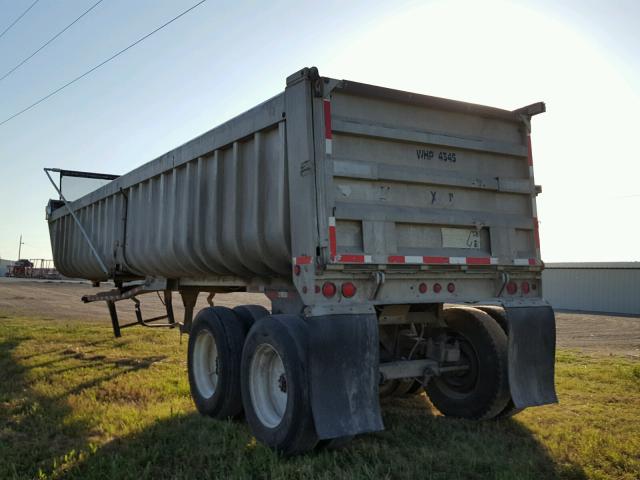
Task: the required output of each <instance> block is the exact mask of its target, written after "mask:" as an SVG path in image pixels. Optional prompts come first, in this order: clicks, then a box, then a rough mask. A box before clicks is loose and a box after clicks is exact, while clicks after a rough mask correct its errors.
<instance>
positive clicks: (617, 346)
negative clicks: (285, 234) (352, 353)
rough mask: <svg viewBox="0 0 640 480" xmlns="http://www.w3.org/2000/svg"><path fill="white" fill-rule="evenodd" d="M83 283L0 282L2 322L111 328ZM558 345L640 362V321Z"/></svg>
mask: <svg viewBox="0 0 640 480" xmlns="http://www.w3.org/2000/svg"><path fill="white" fill-rule="evenodd" d="M109 288H111V287H109V286H105V285H103V286H102V288H93V287H91V285H90V284H88V283H81V282H51V281H33V280H30V281H27V280H20V279H13V278H3V277H0V321H2V318H8V317H9V316H14V315H19V316H34V317H40V318H50V319H68V320H87V319H91V320H96V321H100V322H105V323H106V324H109V314H108V312H107V308H106V306H105V304H104V303H102V302H96V303H90V304H84V303H82V301H81V300H80V297H82V295H87V294H95V293H97V292H99V291H102V290H108V289H109ZM139 298H140V300H141V301H142V312H143V315H144V317H145V318H150V317H154V316H157V315H162V314H163V313H164V307H163V305H162V303H161V302H160V300H159V298H158V296H157V295H155V294H147V295H142V296H141V297H139ZM173 302H174V310H175V314H176V318H177V319H179V320H181V319H182V315H183V308H182V302H181V300H180V296H179V295H177V294H174V296H173ZM214 302H215V304H216V305H223V306H227V307H233V306H235V305H242V304H244V305H246V304H260V305H264V306H265V307H267V308H268V307H269V302H268V300H267V298H266V297H265V296H264V295H262V294H255V293H229V294H224V295H223V294H219V295H216V297H215V299H214ZM205 306H207V302H206V294H200V297H199V298H198V304H197V306H196V311H198V310H199V309H200V308H202V307H205ZM118 314H119V315H120V318H121V323H124V322H129V321H133V320H134V319H135V317H134V312H133V302H128V301H125V302H121V303H119V304H118ZM556 322H557V345H558V347H560V348H570V349H577V350H580V351H582V352H585V353H590V354H597V355H624V356H631V357H635V358H640V316H639V317H623V316H612V315H604V314H587V313H577V312H573V313H570V312H557V313H556Z"/></svg>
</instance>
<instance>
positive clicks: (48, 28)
mask: <svg viewBox="0 0 640 480" xmlns="http://www.w3.org/2000/svg"><path fill="white" fill-rule="evenodd" d="M32 1H33V0H0V31H2V30H4V28H5V27H6V26H8V25H9V24H10V23H11V22H12V21H13V20H14V19H15V18H16V17H17V16H18V15H19V14H20V13H21V12H22V11H24V10H25V9H26V8H27V7H28V6H29V5H30V4H31V3H32ZM93 3H95V0H41V1H40V2H39V3H38V4H37V5H36V6H35V7H33V9H32V10H31V11H29V13H27V15H25V16H24V18H23V19H22V20H21V21H20V22H18V23H17V24H16V25H15V26H14V27H13V28H12V29H11V30H9V31H8V32H7V33H6V34H5V35H4V36H3V37H2V38H0V76H2V75H3V74H4V72H5V71H7V70H9V69H10V68H12V67H13V66H14V65H15V64H16V63H18V62H19V61H21V60H22V59H23V58H24V57H26V56H27V55H29V54H30V53H31V52H32V51H33V50H35V49H36V48H38V47H39V46H40V45H41V44H42V43H43V42H45V41H46V40H47V39H49V38H50V37H51V36H53V34H55V33H56V32H57V31H59V30H60V29H62V28H63V27H64V26H65V25H67V24H68V23H70V22H71V21H72V20H73V19H74V18H75V17H77V16H78V15H79V14H80V13H81V12H82V11H84V10H85V9H86V8H88V7H89V6H90V5H92V4H93ZM194 3H196V0H175V1H158V0H137V1H132V0H104V1H103V2H102V3H101V4H100V5H99V6H98V7H96V8H95V9H94V10H93V11H92V12H91V13H89V14H88V15H87V16H86V17H84V18H83V19H82V20H80V21H79V22H78V23H77V24H75V25H74V26H73V27H71V29H69V30H68V31H67V32H65V33H64V34H63V35H62V36H60V37H59V38H58V39H57V40H56V41H55V42H54V43H52V44H51V45H50V46H49V47H47V48H46V49H44V50H43V51H42V52H40V54H38V55H37V56H35V57H34V58H33V59H31V60H30V61H29V62H28V63H26V64H25V65H24V66H23V67H21V68H20V69H18V70H16V71H15V72H14V73H13V74H12V75H10V76H9V77H7V78H6V79H4V80H2V81H0V117H1V118H0V121H2V120H4V119H5V118H6V117H8V116H10V115H11V114H13V113H15V112H16V111H18V110H20V109H22V108H24V107H25V106H27V105H28V104H30V103H32V102H33V101H35V100H36V99H38V98H40V97H42V96H44V95H45V94H47V93H48V92H49V91H51V90H53V89H55V88H57V87H58V86H60V85H62V84H64V83H66V82H67V81H68V80H70V79H72V78H74V77H75V76H77V75H79V74H81V73H83V72H84V71H85V70H88V69H89V68H91V67H93V66H94V65H96V64H98V63H100V62H101V61H102V60H104V59H105V58H107V57H109V56H110V55H111V54H113V53H115V52H116V51H118V50H120V49H121V48H124V47H125V46H127V45H128V44H129V43H131V42H133V41H134V40H136V39H137V38H139V37H140V36H142V35H144V34H145V33H147V32H149V31H151V30H153V29H154V28H156V27H157V26H159V25H160V24H162V23H164V22H165V21H167V20H168V19H170V18H171V17H173V16H174V15H176V14H178V13H179V12H181V11H182V10H184V9H186V8H187V7H189V6H191V5H192V4H194ZM312 65H316V66H318V67H319V69H320V73H321V74H322V75H326V76H332V77H336V78H347V79H351V80H357V81H362V82H366V83H373V84H378V85H383V86H388V87H392V88H399V89H404V90H410V91H415V92H419V93H424V94H429V95H436V96H442V97H449V98H455V99H459V100H466V101H471V102H476V103H482V104H488V105H492V106H497V107H502V108H507V109H514V108H518V107H521V106H524V105H528V104H530V103H533V102H536V101H540V100H543V101H545V102H546V103H547V113H545V114H543V115H540V116H537V117H535V118H534V122H533V135H532V138H533V152H534V166H535V175H536V183H538V184H541V185H542V187H543V193H542V195H541V196H539V197H538V213H539V217H540V221H541V223H540V230H541V237H542V256H543V259H544V260H545V261H547V262H551V261H631V260H635V261H638V260H640V221H639V217H640V215H639V210H640V183H639V181H640V178H639V177H640V155H639V154H638V146H637V144H638V142H637V140H638V138H639V137H640V128H639V127H640V2H638V1H633V0H630V1H607V2H605V1H584V0H583V1H567V2H554V1H538V2H525V1H519V2H498V1H472V2H464V1H424V2H408V1H405V2H399V1H398V2H359V1H350V2H334V1H324V2H285V1H271V2H264V3H261V2H217V1H214V0H209V1H207V2H206V3H205V4H203V5H202V6H200V7H198V8H197V9H196V10H194V11H193V12H192V13H190V14H188V15H187V16H185V17H183V18H182V19H180V20H178V21H177V22H175V23H174V24H172V25H170V26H169V27H167V28H166V29H164V30H162V31H161V32H159V33H158V34H156V35H154V36H152V37H151V38H149V39H148V40H147V41H145V42H144V43H142V44H140V45H138V46H137V47H135V48H134V49H132V50H130V51H128V52H127V53H125V54H123V55H122V56H120V57H119V58H117V59H116V60H115V61H113V62H111V63H109V64H107V65H106V66H104V67H102V68H101V69H99V70H97V71H96V72H94V73H93V74H92V75H91V76H89V77H86V78H84V79H83V80H81V81H79V82H78V83H76V84H74V85H73V86H71V87H70V88H68V89H66V90H65V91H63V92H61V93H60V94H58V95H57V96H55V97H53V98H51V99H50V100H48V101H46V102H45V103H43V104H41V105H39V106H38V107H36V108H34V109H32V110H31V111H29V112H27V113H25V114H24V115H22V116H20V117H18V118H16V119H14V120H12V121H11V122H9V123H6V124H5V125H3V126H0V257H1V258H12V259H15V257H16V256H17V250H18V238H19V236H20V234H23V235H24V242H25V245H24V246H23V253H22V256H23V257H29V258H35V257H50V256H51V251H50V247H49V236H48V230H47V225H46V222H45V220H44V207H45V205H46V202H47V200H48V199H49V198H51V197H55V192H54V191H53V188H52V187H51V185H50V184H49V182H48V180H47V179H46V177H45V176H44V174H43V172H42V168H43V167H45V166H51V167H61V168H68V169H77V170H90V171H99V172H106V173H116V174H121V173H126V172H127V171H129V170H131V169H132V168H134V167H136V166H138V165H140V164H142V163H144V162H147V161H149V160H151V159H153V158H155V157H157V156H158V155H160V154H162V153H165V152H166V151H168V150H170V149H172V148H173V147H176V146H178V145H179V144H182V143H184V142H185V141H187V140H189V139H191V138H192V137H194V136H196V135H199V134H201V133H203V132H204V131H206V130H209V129H210V128H212V127H213V126H215V125H217V124H219V123H221V122H223V121H225V120H227V119H229V118H230V117H232V116H234V115H236V114H238V113H240V112H242V111H244V110H246V109H248V108H250V107H251V106H253V105H254V104H256V103H258V102H261V101H263V100H265V99H266V98H268V97H271V96H273V95H274V94H276V93H278V92H280V91H281V90H282V89H283V88H284V86H285V77H286V76H287V75H289V74H291V73H293V72H294V71H296V70H298V69H300V68H302V67H304V66H312Z"/></svg>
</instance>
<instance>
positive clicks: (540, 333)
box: [505, 305, 558, 408]
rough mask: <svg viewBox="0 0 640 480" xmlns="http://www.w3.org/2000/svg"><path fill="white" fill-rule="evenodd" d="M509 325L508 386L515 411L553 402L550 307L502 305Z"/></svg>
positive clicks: (553, 341) (553, 326)
mask: <svg viewBox="0 0 640 480" xmlns="http://www.w3.org/2000/svg"><path fill="white" fill-rule="evenodd" d="M505 311H506V314H507V321H508V322H509V387H510V389H511V398H512V399H513V403H514V404H515V406H516V407H517V408H524V407H533V406H536V405H545V404H548V403H556V402H557V401H558V397H557V396H556V391H555V386H554V367H555V353H556V320H555V316H554V313H553V309H552V308H551V307H550V306H548V305H547V306H530V307H524V306H522V307H521V306H517V307H509V306H505Z"/></svg>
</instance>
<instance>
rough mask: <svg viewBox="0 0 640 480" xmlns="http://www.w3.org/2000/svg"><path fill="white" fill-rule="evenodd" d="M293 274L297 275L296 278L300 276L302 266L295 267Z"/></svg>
mask: <svg viewBox="0 0 640 480" xmlns="http://www.w3.org/2000/svg"><path fill="white" fill-rule="evenodd" d="M293 273H295V274H296V276H298V275H300V265H296V266H295V267H293Z"/></svg>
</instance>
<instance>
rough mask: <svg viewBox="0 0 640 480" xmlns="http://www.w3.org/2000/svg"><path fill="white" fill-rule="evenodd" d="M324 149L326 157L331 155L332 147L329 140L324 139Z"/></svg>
mask: <svg viewBox="0 0 640 480" xmlns="http://www.w3.org/2000/svg"><path fill="white" fill-rule="evenodd" d="M324 149H325V152H326V153H327V155H331V154H332V153H333V145H332V144H331V139H330V138H325V139H324Z"/></svg>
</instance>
